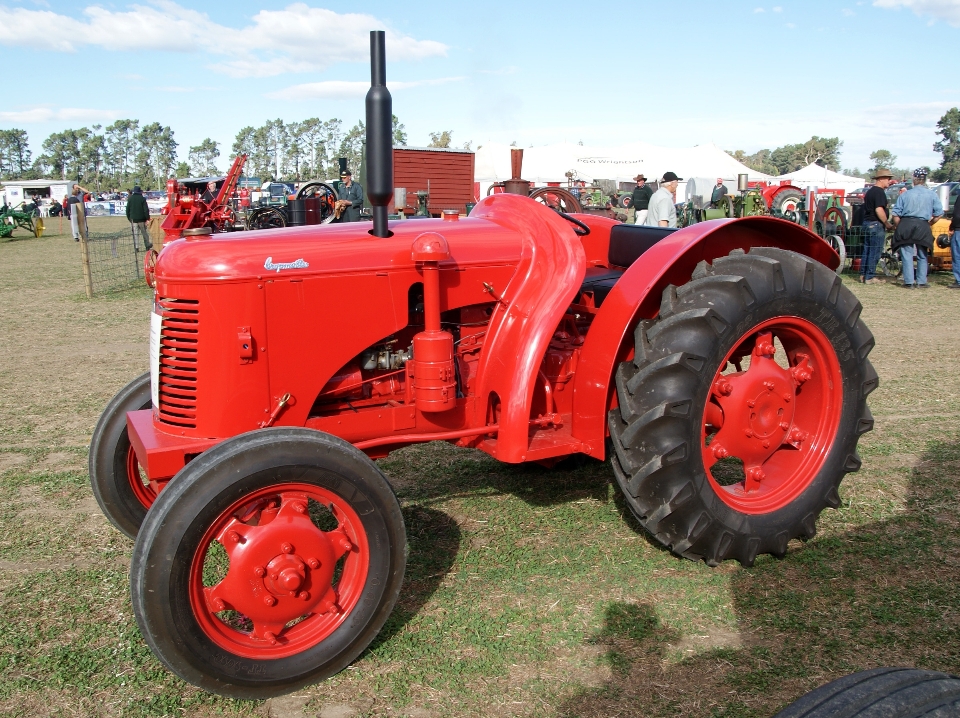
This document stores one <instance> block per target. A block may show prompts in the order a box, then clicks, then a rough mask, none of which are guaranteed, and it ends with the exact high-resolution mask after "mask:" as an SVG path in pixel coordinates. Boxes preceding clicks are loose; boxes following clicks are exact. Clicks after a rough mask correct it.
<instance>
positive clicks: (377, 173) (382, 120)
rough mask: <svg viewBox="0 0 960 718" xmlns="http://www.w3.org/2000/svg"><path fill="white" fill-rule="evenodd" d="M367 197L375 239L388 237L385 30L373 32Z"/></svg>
mask: <svg viewBox="0 0 960 718" xmlns="http://www.w3.org/2000/svg"><path fill="white" fill-rule="evenodd" d="M366 180H367V197H369V199H370V206H371V207H373V231H372V232H371V234H372V235H373V236H374V237H389V236H390V234H391V232H390V230H389V229H388V228H387V205H388V204H389V202H390V199H391V198H392V197H393V98H392V97H390V90H388V89H387V52H386V42H385V35H384V32H383V30H371V31H370V89H369V90H368V91H367V177H366Z"/></svg>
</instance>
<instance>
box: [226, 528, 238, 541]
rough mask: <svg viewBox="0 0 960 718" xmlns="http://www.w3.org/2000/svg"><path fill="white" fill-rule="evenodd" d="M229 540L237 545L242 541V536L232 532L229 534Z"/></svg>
mask: <svg viewBox="0 0 960 718" xmlns="http://www.w3.org/2000/svg"><path fill="white" fill-rule="evenodd" d="M227 538H228V539H230V540H231V541H233V542H234V543H237V542H238V541H239V540H240V534H238V533H237V532H236V531H231V532H230V533H228V534H227Z"/></svg>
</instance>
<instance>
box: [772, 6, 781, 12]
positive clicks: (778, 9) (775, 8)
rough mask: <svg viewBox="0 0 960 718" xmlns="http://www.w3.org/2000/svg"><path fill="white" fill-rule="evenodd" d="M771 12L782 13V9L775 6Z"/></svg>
mask: <svg viewBox="0 0 960 718" xmlns="http://www.w3.org/2000/svg"><path fill="white" fill-rule="evenodd" d="M773 11H774V12H783V8H782V7H780V6H779V5H776V6H774V8H773Z"/></svg>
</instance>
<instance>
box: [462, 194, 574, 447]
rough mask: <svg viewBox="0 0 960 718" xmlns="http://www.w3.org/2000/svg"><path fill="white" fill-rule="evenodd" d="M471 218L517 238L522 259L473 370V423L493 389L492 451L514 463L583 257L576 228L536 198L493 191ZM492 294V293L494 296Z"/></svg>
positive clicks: (497, 290) (482, 415)
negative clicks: (495, 427)
mask: <svg viewBox="0 0 960 718" xmlns="http://www.w3.org/2000/svg"><path fill="white" fill-rule="evenodd" d="M470 218H471V219H473V218H481V219H486V220H489V221H491V222H494V223H496V224H498V225H500V226H501V227H504V228H505V229H511V230H513V231H515V232H517V234H519V235H520V236H521V237H522V245H521V250H520V261H519V263H518V264H517V270H516V272H515V273H514V275H513V277H512V278H511V279H510V283H509V284H507V286H506V288H503V287H494V288H493V292H494V294H495V295H496V297H499V298H500V299H501V300H502V301H500V302H499V303H498V304H497V305H496V310H495V311H494V313H493V316H492V317H491V318H490V325H489V327H488V328H487V336H486V339H485V341H484V350H483V354H482V355H481V358H480V365H479V367H478V368H477V381H478V383H477V391H476V395H477V402H476V412H477V415H476V416H474V421H473V423H474V425H476V426H483V425H484V424H485V423H486V420H487V417H486V412H487V409H488V406H489V400H490V396H491V394H493V393H496V395H497V396H498V397H499V399H500V419H499V422H498V423H499V425H500V432H499V434H498V436H497V446H496V451H495V456H496V457H497V458H498V459H499V460H500V461H506V462H509V463H518V462H520V461H523V460H524V458H525V452H526V451H527V447H528V445H529V426H530V406H531V404H532V403H533V391H534V388H535V385H536V382H537V376H538V372H539V369H540V363H541V362H542V361H543V355H544V353H545V352H546V350H547V345H548V344H549V343H550V339H551V337H553V333H554V332H555V331H556V329H557V325H559V324H560V320H561V318H562V317H563V315H564V312H566V311H567V307H569V306H570V302H571V301H573V298H574V296H575V295H576V293H577V291H578V290H579V288H580V285H581V284H582V283H583V276H584V273H585V271H586V263H587V260H586V255H585V254H584V251H583V245H581V244H580V240H579V238H578V237H577V235H576V234H574V232H573V225H572V224H570V223H569V222H567V221H566V220H564V219H562V218H561V217H560V216H559V215H558V214H557V213H556V212H554V211H553V210H550V209H548V208H546V207H544V206H543V205H542V204H540V203H539V202H536V201H534V200H531V199H528V198H526V197H523V196H520V195H513V194H494V195H490V196H489V197H486V198H484V199H483V200H481V202H480V203H479V204H477V206H476V207H474V209H473V211H472V212H471V213H470ZM496 297H495V298H496Z"/></svg>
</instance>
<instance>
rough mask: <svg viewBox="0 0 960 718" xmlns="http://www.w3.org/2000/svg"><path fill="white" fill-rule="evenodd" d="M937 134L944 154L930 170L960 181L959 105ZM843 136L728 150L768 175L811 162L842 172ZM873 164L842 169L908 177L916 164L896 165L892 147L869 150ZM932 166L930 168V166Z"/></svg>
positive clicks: (939, 178) (937, 177) (937, 178)
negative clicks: (752, 149) (749, 151)
mask: <svg viewBox="0 0 960 718" xmlns="http://www.w3.org/2000/svg"><path fill="white" fill-rule="evenodd" d="M937 134H938V135H939V136H940V139H939V140H937V142H935V143H934V144H933V151H934V152H939V153H940V154H941V156H942V157H943V160H942V161H941V163H940V167H939V168H938V169H935V170H932V171H930V179H932V180H933V181H934V182H956V181H960V108H956V107H954V108H953V109H951V110H948V111H947V113H946V114H945V115H943V117H941V118H940V120H939V121H938V122H937ZM841 147H843V140H841V139H840V138H839V137H817V136H816V135H814V136H813V137H811V138H810V139H809V140H807V141H806V142H803V143H801V144H795V145H783V146H782V147H777V148H776V149H775V150H769V149H763V150H758V151H757V152H754V153H753V154H751V155H748V154H747V153H746V152H744V151H743V150H733V151H731V150H727V151H726V152H727V154H728V155H730V156H731V157H733V158H734V159H735V160H737V161H738V162H740V163H741V164H744V165H746V166H747V167H749V168H750V169H752V170H756V171H757V172H763V173H764V174H768V175H784V174H788V173H790V172H796V171H797V170H799V169H802V168H804V167H806V166H807V165H809V164H811V163H816V164H818V165H820V166H821V167H826V168H827V169H828V170H833V171H834V172H840V171H841V170H840V148H841ZM870 159H871V160H872V161H873V167H870V168H868V169H867V170H866V171H864V172H861V171H860V168H859V167H854V168H853V169H846V170H843V173H844V174H845V175H849V176H851V177H862V178H863V179H871V178H872V177H873V172H874V171H875V170H876V169H877V168H880V167H882V168H884V169H888V170H890V171H891V172H892V173H893V175H894V177H897V178H906V177H909V176H911V175H912V173H913V169H914V168H909V169H908V168H903V167H896V166H895V163H896V161H897V156H896V155H895V154H893V153H892V152H890V151H889V150H885V149H879V150H875V151H874V152H872V153H870ZM927 169H928V170H929V168H927Z"/></svg>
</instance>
